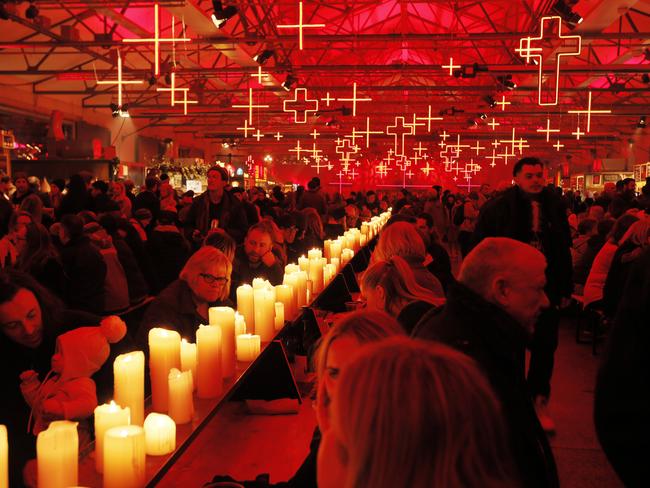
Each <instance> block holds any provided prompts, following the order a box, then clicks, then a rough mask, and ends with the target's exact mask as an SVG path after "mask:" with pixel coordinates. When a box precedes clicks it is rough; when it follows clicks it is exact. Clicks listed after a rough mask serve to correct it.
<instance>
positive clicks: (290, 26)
mask: <svg viewBox="0 0 650 488" xmlns="http://www.w3.org/2000/svg"><path fill="white" fill-rule="evenodd" d="M302 20H303V14H302V2H298V23H297V24H286V25H278V26H277V27H278V29H298V46H299V47H300V50H301V51H302V31H303V29H310V28H318V27H325V24H304V23H303V21H302Z"/></svg>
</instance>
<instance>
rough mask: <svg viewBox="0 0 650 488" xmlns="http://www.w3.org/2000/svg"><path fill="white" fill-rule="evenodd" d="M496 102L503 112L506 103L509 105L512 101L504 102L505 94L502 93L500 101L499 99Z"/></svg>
mask: <svg viewBox="0 0 650 488" xmlns="http://www.w3.org/2000/svg"><path fill="white" fill-rule="evenodd" d="M496 104H497V105H500V106H501V111H502V112H505V111H506V105H511V104H512V102H506V96H505V95H502V96H501V101H500V102H496Z"/></svg>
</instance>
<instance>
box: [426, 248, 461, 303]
mask: <svg viewBox="0 0 650 488" xmlns="http://www.w3.org/2000/svg"><path fill="white" fill-rule="evenodd" d="M427 252H428V253H429V256H431V258H432V261H431V262H430V263H429V264H427V270H428V271H429V272H430V273H432V274H433V275H434V276H435V277H436V278H438V281H440V284H441V285H442V288H443V290H445V293H447V288H449V285H450V284H451V283H453V281H454V275H453V274H452V272H451V260H450V259H449V253H448V252H447V250H446V249H445V248H444V247H442V246H441V245H440V244H438V243H435V242H432V243H430V244H429V246H428V247H427Z"/></svg>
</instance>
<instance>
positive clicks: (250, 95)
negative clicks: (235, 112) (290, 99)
mask: <svg viewBox="0 0 650 488" xmlns="http://www.w3.org/2000/svg"><path fill="white" fill-rule="evenodd" d="M285 102H286V100H285ZM268 107H269V106H268V105H254V104H253V89H252V88H249V89H248V105H233V106H232V108H247V109H248V122H249V123H251V124H252V123H253V109H254V108H268Z"/></svg>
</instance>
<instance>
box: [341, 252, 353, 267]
mask: <svg viewBox="0 0 650 488" xmlns="http://www.w3.org/2000/svg"><path fill="white" fill-rule="evenodd" d="M353 257H354V251H353V250H352V249H343V252H342V253H341V265H342V266H345V265H346V264H348V263H349V262H350V260H351V259H352V258H353Z"/></svg>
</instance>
